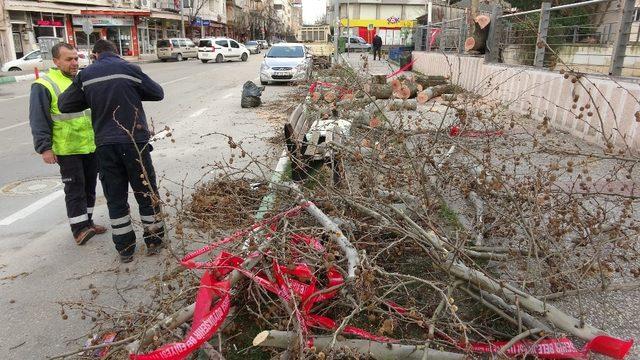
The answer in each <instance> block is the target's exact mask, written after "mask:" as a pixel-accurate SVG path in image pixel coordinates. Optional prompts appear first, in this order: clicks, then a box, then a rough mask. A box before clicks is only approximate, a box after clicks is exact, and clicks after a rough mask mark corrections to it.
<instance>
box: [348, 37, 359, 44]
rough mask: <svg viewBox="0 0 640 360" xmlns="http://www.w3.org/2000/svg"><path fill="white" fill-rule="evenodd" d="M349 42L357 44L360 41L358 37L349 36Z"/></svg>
mask: <svg viewBox="0 0 640 360" xmlns="http://www.w3.org/2000/svg"><path fill="white" fill-rule="evenodd" d="M349 42H350V43H352V44H357V43H358V39H354V38H349Z"/></svg>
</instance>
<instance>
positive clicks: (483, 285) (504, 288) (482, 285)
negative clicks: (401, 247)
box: [391, 207, 608, 340]
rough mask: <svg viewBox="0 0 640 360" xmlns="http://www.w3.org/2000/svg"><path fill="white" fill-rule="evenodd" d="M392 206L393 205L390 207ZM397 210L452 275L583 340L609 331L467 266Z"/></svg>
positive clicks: (439, 238) (432, 236)
mask: <svg viewBox="0 0 640 360" xmlns="http://www.w3.org/2000/svg"><path fill="white" fill-rule="evenodd" d="M391 209H393V208H392V207H391ZM394 210H395V209H394ZM396 213H397V214H398V216H400V217H401V218H403V219H404V220H405V222H406V223H407V224H409V225H410V226H411V227H412V228H414V229H415V230H416V231H417V232H418V233H419V234H421V235H423V236H424V237H425V238H426V239H427V240H428V241H429V243H430V244H431V246H432V247H433V248H434V250H436V251H438V252H440V253H441V255H440V256H441V257H442V258H444V259H445V260H446V262H445V264H444V266H443V268H445V269H448V271H449V272H450V273H451V274H453V275H454V276H456V277H458V278H460V279H463V280H467V281H469V282H470V283H472V284H473V285H474V286H476V287H477V288H479V289H481V290H485V291H487V292H489V293H492V294H494V295H497V296H501V297H504V298H505V299H506V300H508V301H509V302H511V303H512V304H515V303H516V301H518V302H519V303H520V305H521V306H523V307H524V308H526V309H527V310H529V311H531V312H532V313H534V314H537V315H540V316H542V317H544V318H545V319H546V320H547V321H549V322H550V323H552V324H554V325H555V326H557V327H558V328H560V329H562V330H564V331H566V332H567V333H570V334H573V335H574V336H577V337H579V338H581V339H583V340H592V339H593V338H595V337H596V336H598V335H608V334H607V333H606V332H604V331H602V330H600V329H598V328H595V327H593V326H591V325H587V324H584V323H582V322H581V321H580V320H578V319H576V318H574V317H572V316H570V315H568V314H566V313H564V312H562V311H560V309H558V308H557V307H555V306H553V305H551V304H548V303H546V302H543V301H541V300H540V299H537V298H535V297H533V296H531V295H529V294H527V293H525V292H523V291H521V290H518V289H516V288H515V287H513V286H511V285H509V284H507V283H504V282H499V281H496V280H494V279H492V278H490V277H489V276H488V275H487V274H485V273H483V272H482V271H479V270H476V269H472V268H469V267H468V266H467V265H465V264H464V263H463V262H462V261H460V260H459V259H458V258H457V257H456V256H454V254H451V253H450V252H449V251H448V250H447V244H448V243H449V242H448V241H444V240H443V239H442V238H441V237H440V236H438V235H436V233H434V232H433V231H431V230H429V231H427V230H425V229H423V228H422V227H421V226H419V225H418V224H416V223H415V222H414V221H413V220H411V219H410V218H409V217H408V216H406V215H405V214H404V213H402V212H400V211H396Z"/></svg>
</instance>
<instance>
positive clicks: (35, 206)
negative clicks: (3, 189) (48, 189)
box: [0, 190, 64, 226]
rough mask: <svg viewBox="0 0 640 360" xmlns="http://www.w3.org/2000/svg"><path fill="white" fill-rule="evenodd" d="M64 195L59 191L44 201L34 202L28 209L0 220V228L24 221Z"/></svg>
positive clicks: (43, 199) (44, 198) (46, 197)
mask: <svg viewBox="0 0 640 360" xmlns="http://www.w3.org/2000/svg"><path fill="white" fill-rule="evenodd" d="M63 195H64V191H63V190H58V191H56V192H52V193H51V194H49V195H47V196H45V197H43V198H42V199H40V200H38V201H36V202H34V203H33V204H31V205H29V206H27V207H26V208H24V209H22V210H19V211H17V212H15V213H13V214H11V215H9V216H7V217H6V218H4V219H2V220H0V226H6V225H11V224H13V223H14V222H16V221H17V220H20V219H24V218H26V217H27V216H29V215H31V214H33V213H34V212H36V211H38V210H40V209H42V208H43V207H45V206H47V204H49V203H50V202H52V201H53V200H55V199H57V198H59V197H61V196H63Z"/></svg>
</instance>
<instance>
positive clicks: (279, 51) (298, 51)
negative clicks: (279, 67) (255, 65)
mask: <svg viewBox="0 0 640 360" xmlns="http://www.w3.org/2000/svg"><path fill="white" fill-rule="evenodd" d="M267 57H270V58H301V57H304V50H303V49H302V46H276V47H272V48H271V50H269V54H267Z"/></svg>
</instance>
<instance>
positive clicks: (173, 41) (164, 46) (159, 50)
mask: <svg viewBox="0 0 640 360" xmlns="http://www.w3.org/2000/svg"><path fill="white" fill-rule="evenodd" d="M156 54H157V55H158V59H160V61H163V62H164V61H167V60H169V59H175V60H177V61H182V60H184V59H189V58H197V57H198V48H197V47H196V44H194V43H193V41H191V40H189V39H185V38H170V39H160V40H158V41H156Z"/></svg>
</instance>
